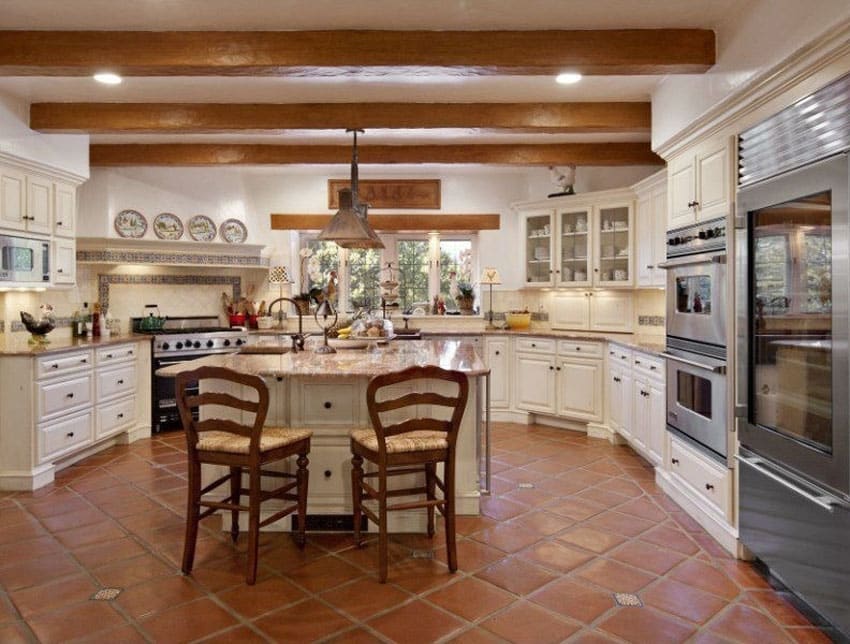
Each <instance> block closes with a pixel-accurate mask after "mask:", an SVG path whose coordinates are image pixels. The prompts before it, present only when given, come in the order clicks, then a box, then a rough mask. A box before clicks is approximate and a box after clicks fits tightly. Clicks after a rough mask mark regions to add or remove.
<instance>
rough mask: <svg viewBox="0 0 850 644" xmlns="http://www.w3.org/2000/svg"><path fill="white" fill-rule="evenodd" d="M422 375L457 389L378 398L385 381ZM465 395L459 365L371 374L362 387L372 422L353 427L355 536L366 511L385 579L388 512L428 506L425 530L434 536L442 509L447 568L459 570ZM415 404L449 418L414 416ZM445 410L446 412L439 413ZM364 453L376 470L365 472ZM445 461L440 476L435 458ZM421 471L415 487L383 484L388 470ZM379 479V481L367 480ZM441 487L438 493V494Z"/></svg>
mask: <svg viewBox="0 0 850 644" xmlns="http://www.w3.org/2000/svg"><path fill="white" fill-rule="evenodd" d="M417 380H418V381H423V382H421V384H423V385H424V384H425V383H424V381H425V380H431V381H437V382H443V383H454V384H456V385H457V393H456V394H455V395H452V396H447V395H444V394H440V393H433V392H431V393H424V392H422V393H420V392H414V393H408V394H404V395H401V396H400V397H397V398H389V399H385V400H381V401H380V402H379V401H378V397H379V393H380V391H381V390H382V389H383V388H385V387H390V386H392V385H398V384H401V383H410V382H413V381H417ZM468 396H469V381H468V379H467V377H466V375H465V374H463V373H461V372H459V371H448V370H446V369H441V368H440V367H434V366H425V367H410V368H409V369H405V370H404V371H398V372H395V373H388V374H385V375H381V376H376V377H374V378H372V380H371V381H370V382H369V387H368V389H367V390H366V403H367V405H368V408H369V417H370V418H371V421H372V428H368V429H355V430H353V431H352V432H351V452H352V454H354V456H353V458H352V459H351V465H352V468H351V489H352V495H353V501H354V539H355V541H356V542H357V544H358V545H362V542H361V538H360V521H361V516H362V515H363V514H365V515H366V516H367V517H369V518H370V519H371V520H372V521H374V522H375V523H376V524H377V525H378V530H379V532H378V557H379V577H380V580H381V583H385V582H386V581H387V512H392V511H394V510H410V509H413V508H427V509H428V528H427V529H428V536H429V537H433V536H434V508H436V509H438V510H439V511H440V514H442V515H443V518H444V519H445V524H446V550H447V553H448V559H449V570H451V571H452V572H454V571H455V570H457V548H456V544H455V443H456V441H457V433H458V430H459V428H460V423H461V419H462V418H463V412H464V409H465V408H466V401H467V398H468ZM417 405H430V406H437V407H446V408H449V409H451V410H452V412H451V418H450V419H449V420H442V419H440V418H439V417H435V416H434V415H433V414H431V415H429V417H426V418H419V417H417V416H416V412H417V409H416V407H417ZM398 410H406V412H407V413H408V414H412V416H411V417H409V418H407V419H406V420H402V421H401V422H397V423H394V424H387V423H385V422H384V421H383V420H382V418H381V415H382V414H384V413H386V412H398ZM443 415H444V416H445V415H448V414H445V413H444V414H443ZM363 459H366V460H367V461H369V462H371V463H374V464H375V465H377V468H378V469H377V471H375V472H370V473H364V472H363ZM438 463H443V479H440V477H439V476H438V475H437V464H438ZM415 473H423V474H424V475H425V479H424V481H425V482H424V485H422V486H418V487H410V488H402V489H395V490H389V489H387V480H388V478H389V477H391V476H399V475H404V474H415ZM370 479H377V487H374V486H373V485H370V484H369V482H368V481H369V480H370ZM437 488H439V489H440V492H441V493H442V498H439V499H438V498H437V496H436V490H437ZM417 494H418V495H424V496H425V498H424V499H420V500H417V501H407V502H401V503H395V504H392V505H388V504H387V498H389V497H397V496H412V495H417ZM370 499H371V500H373V501H377V506H378V511H377V513H376V512H374V511H373V510H372V509H371V508H369V507H367V506H366V504H365V503H364V501H367V500H370Z"/></svg>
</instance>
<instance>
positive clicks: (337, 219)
mask: <svg viewBox="0 0 850 644" xmlns="http://www.w3.org/2000/svg"><path fill="white" fill-rule="evenodd" d="M362 131H363V130H346V132H353V133H354V148H353V150H352V153H351V188H343V189H342V190H340V191H339V210H338V211H337V213H336V214H335V215H334V216H333V217H331V220H330V222H328V225H327V226H325V229H324V230H322V232H320V233H319V239H321V240H323V241H332V242H336V244H337V246H340V247H342V248H384V243H383V242H382V241H381V239H380V237H378V235H377V234H376V233H375V231H374V230H372V227H371V226H370V225H369V222H368V221H367V220H366V215H367V211H368V209H369V205H368V204H361V203H360V197H359V196H358V189H359V181H358V173H357V133H358V132H362Z"/></svg>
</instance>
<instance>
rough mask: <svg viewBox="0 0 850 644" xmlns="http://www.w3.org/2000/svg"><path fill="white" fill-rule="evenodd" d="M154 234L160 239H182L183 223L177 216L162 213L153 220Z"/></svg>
mask: <svg viewBox="0 0 850 644" xmlns="http://www.w3.org/2000/svg"><path fill="white" fill-rule="evenodd" d="M153 232H154V233H155V234H156V236H157V237H159V238H160V239H170V240H176V239H180V238H181V237H182V236H183V222H182V221H180V218H179V217H178V216H177V215H174V214H172V213H170V212H161V213H159V214H158V215H157V216H156V217H155V218H154V220H153Z"/></svg>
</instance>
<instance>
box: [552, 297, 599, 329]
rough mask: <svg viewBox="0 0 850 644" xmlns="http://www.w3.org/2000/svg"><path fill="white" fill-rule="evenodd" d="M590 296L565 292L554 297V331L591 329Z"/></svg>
mask: <svg viewBox="0 0 850 644" xmlns="http://www.w3.org/2000/svg"><path fill="white" fill-rule="evenodd" d="M590 299H591V298H590V294H589V292H587V291H564V292H558V293H555V294H553V295H552V300H551V302H552V304H551V312H550V325H551V326H552V328H553V329H589V328H590Z"/></svg>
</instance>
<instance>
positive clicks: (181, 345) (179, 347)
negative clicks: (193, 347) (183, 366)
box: [174, 342, 183, 349]
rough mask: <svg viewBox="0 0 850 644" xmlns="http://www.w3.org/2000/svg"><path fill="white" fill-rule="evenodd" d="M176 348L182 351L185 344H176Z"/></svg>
mask: <svg viewBox="0 0 850 644" xmlns="http://www.w3.org/2000/svg"><path fill="white" fill-rule="evenodd" d="M174 348H175V349H182V348H183V343H182V342H178V343H177V344H175V345H174Z"/></svg>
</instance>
